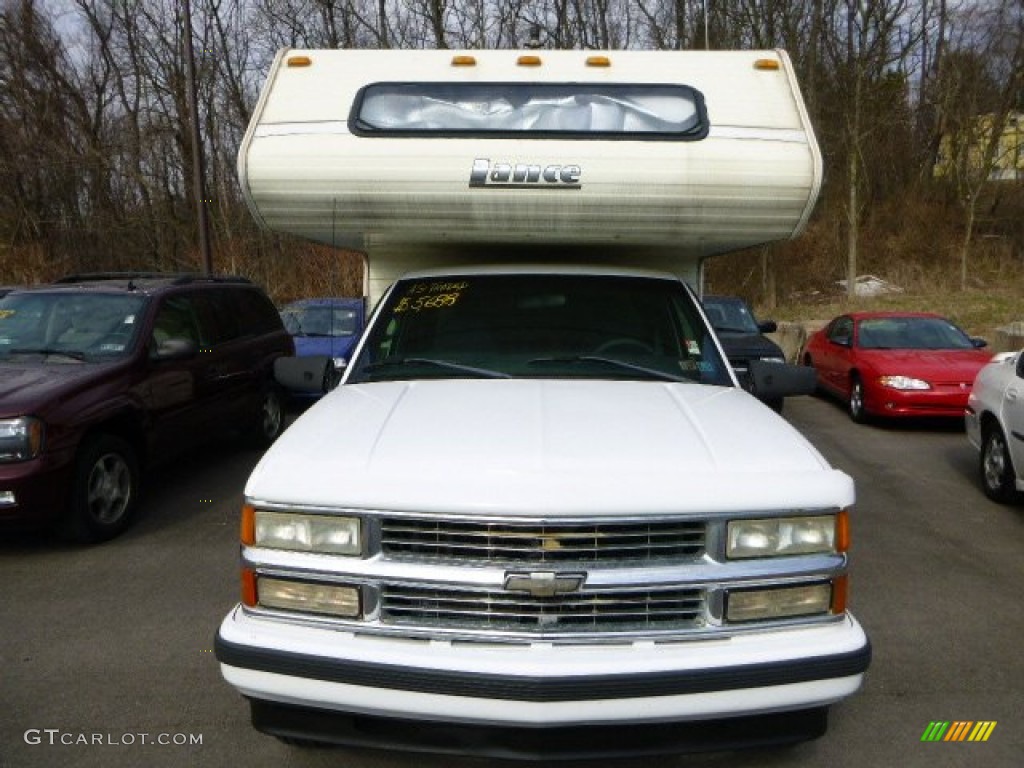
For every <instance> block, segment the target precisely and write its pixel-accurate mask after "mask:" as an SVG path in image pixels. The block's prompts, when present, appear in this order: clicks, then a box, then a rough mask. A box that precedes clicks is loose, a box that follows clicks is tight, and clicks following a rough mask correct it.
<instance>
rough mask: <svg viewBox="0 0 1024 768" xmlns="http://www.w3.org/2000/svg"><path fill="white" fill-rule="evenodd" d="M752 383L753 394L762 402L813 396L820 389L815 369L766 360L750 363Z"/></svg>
mask: <svg viewBox="0 0 1024 768" xmlns="http://www.w3.org/2000/svg"><path fill="white" fill-rule="evenodd" d="M750 382H751V385H752V389H753V393H754V394H755V395H757V396H758V397H759V398H761V399H762V400H771V399H775V398H779V397H791V396H793V395H812V394H814V391H815V390H816V389H817V388H818V376H817V374H816V373H815V371H814V369H813V368H808V367H807V366H803V365H792V364H790V363H769V362H766V361H764V360H751V361H750Z"/></svg>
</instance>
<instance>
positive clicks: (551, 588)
mask: <svg viewBox="0 0 1024 768" xmlns="http://www.w3.org/2000/svg"><path fill="white" fill-rule="evenodd" d="M586 580H587V574H585V573H555V572H553V571H534V572H532V573H506V574H505V589H506V590H507V591H509V592H528V593H530V594H531V595H533V596H534V597H554V596H555V595H561V594H564V593H566V592H579V591H580V588H581V587H582V586H583V582H584V581H586Z"/></svg>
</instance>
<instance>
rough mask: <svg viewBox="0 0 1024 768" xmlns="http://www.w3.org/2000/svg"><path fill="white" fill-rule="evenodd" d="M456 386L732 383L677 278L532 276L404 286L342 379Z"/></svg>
mask: <svg viewBox="0 0 1024 768" xmlns="http://www.w3.org/2000/svg"><path fill="white" fill-rule="evenodd" d="M455 377H470V378H505V377H519V378H523V377H530V378H601V379H648V380H667V381H694V382H702V383H709V384H720V385H726V386H728V385H731V381H730V379H729V376H728V373H727V369H726V367H725V365H723V363H722V361H721V358H720V357H719V355H718V352H717V349H716V347H715V345H714V342H713V341H712V340H711V337H710V334H709V332H708V330H707V329H706V327H705V325H704V323H703V321H702V319H701V317H700V315H699V313H698V311H697V308H696V306H695V305H694V302H693V300H692V298H691V296H690V294H689V293H687V291H686V290H685V288H684V287H683V285H682V284H681V283H679V282H676V281H673V280H667V279H655V278H643V277H622V276H593V275H582V274H580V275H548V274H541V275H537V274H531V275H466V276H457V277H451V278H430V279H409V280H404V281H401V282H399V283H398V284H397V285H396V286H395V289H394V290H393V291H392V292H391V293H390V294H389V295H388V297H387V299H386V301H385V304H384V306H383V307H382V308H381V311H380V313H379V315H378V319H377V321H376V322H375V323H374V326H373V329H372V331H371V332H370V334H369V336H368V338H367V339H366V343H365V344H364V346H363V349H362V351H361V353H360V355H359V357H358V359H357V360H355V361H354V362H353V365H352V367H351V370H350V373H349V377H348V379H347V381H348V382H349V383H355V382H366V381H382V380H389V379H411V378H416V379H419V378H455Z"/></svg>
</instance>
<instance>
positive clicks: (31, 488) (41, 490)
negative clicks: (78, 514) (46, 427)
mask: <svg viewBox="0 0 1024 768" xmlns="http://www.w3.org/2000/svg"><path fill="white" fill-rule="evenodd" d="M73 469H74V468H73V465H72V463H71V461H70V454H69V455H68V456H65V455H63V454H61V455H55V454H50V453H44V454H42V455H41V456H39V457H38V458H35V459H32V460H31V461H21V462H16V463H11V464H0V492H2V493H3V494H4V499H5V500H6V499H11V500H12V501H10V502H7V501H5V502H3V503H0V530H22V529H36V528H41V527H44V526H46V525H47V524H48V523H50V522H52V521H53V520H54V519H55V518H56V516H58V515H59V514H60V513H61V511H63V509H64V507H65V505H66V504H67V499H68V490H69V489H70V487H71V483H72V480H73Z"/></svg>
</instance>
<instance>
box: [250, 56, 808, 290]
mask: <svg viewBox="0 0 1024 768" xmlns="http://www.w3.org/2000/svg"><path fill="white" fill-rule="evenodd" d="M238 171H239V177H240V180H241V185H242V189H243V191H244V193H245V196H246V200H247V202H248V205H249V207H250V210H251V211H252V213H253V215H254V216H255V218H256V220H257V221H259V222H260V223H261V224H263V225H264V226H265V227H268V228H270V229H273V230H278V231H282V232H289V233H292V234H295V235H300V236H302V237H305V238H309V239H312V240H316V241H319V242H323V243H327V244H329V245H334V246H345V247H349V248H355V249H357V250H363V251H365V252H367V254H368V255H369V294H370V298H371V300H372V301H375V300H376V299H377V298H379V297H380V295H381V293H382V292H383V290H384V289H385V288H386V287H387V286H388V285H390V284H391V283H392V282H393V281H394V280H395V279H396V278H397V277H399V276H400V275H401V274H402V273H403V272H405V271H408V270H409V269H416V268H420V267H422V266H424V265H429V266H444V265H448V264H460V265H461V264H465V263H467V262H481V261H486V262H491V263H493V262H496V261H501V260H503V259H505V258H509V259H511V260H514V261H516V262H521V261H522V260H523V259H524V258H528V259H533V260H554V261H563V262H564V261H566V260H567V259H570V258H571V259H572V260H576V261H582V262H585V263H595V262H601V263H609V264H613V265H619V266H622V265H632V266H638V267H647V268H655V269H662V270H667V271H670V272H672V273H674V274H677V275H680V276H681V277H683V278H685V279H687V280H689V281H690V282H691V283H696V282H698V281H699V267H700V263H701V261H702V259H704V258H705V257H707V256H710V255H713V254H716V253H724V252H728V251H735V250H737V249H740V248H745V247H749V246H753V245H758V244H760V243H764V242H768V241H772V240H779V239H785V238H790V237H795V236H796V235H797V234H799V233H800V232H801V231H802V230H803V228H804V226H805V224H806V222H807V219H808V217H809V216H810V213H811V209H812V208H813V206H814V202H815V200H816V199H817V195H818V190H819V187H820V185H821V178H822V164H821V155H820V153H819V151H818V146H817V143H816V141H815V138H814V132H813V130H812V128H811V124H810V121H809V119H808V116H807V112H806V110H805V108H804V105H803V101H802V99H801V97H800V91H799V89H798V87H797V83H796V80H795V78H794V75H793V68H792V65H791V63H790V61H789V58H788V57H787V56H786V54H785V53H784V52H782V51H755V52H747V51H713V52H707V51H678V52H667V51H658V52H654V51H616V52H609V53H607V54H595V53H593V52H580V51H543V52H536V53H530V54H522V53H518V52H515V51H474V52H472V53H466V54H461V55H460V54H453V53H452V52H450V51H382V50H355V51H297V50H286V51H282V52H280V53H279V54H278V56H277V58H276V60H275V61H274V64H273V66H272V68H271V72H270V76H269V78H268V80H267V84H266V86H265V87H264V89H263V92H262V95H261V97H260V100H259V103H258V105H257V107H256V110H255V112H254V115H253V118H252V122H251V124H250V126H249V129H248V131H247V132H246V134H245V137H244V140H243V142H242V146H241V150H240V152H239V160H238Z"/></svg>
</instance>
